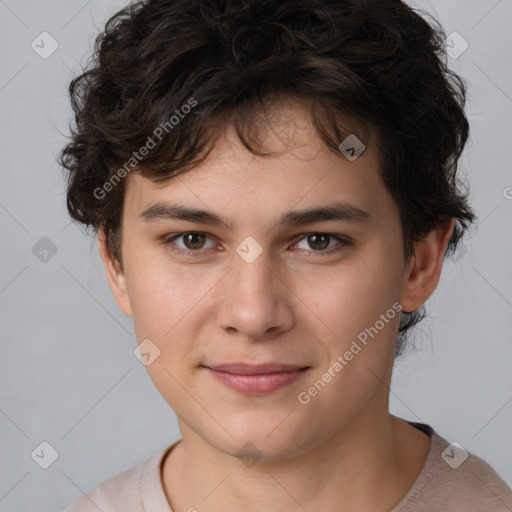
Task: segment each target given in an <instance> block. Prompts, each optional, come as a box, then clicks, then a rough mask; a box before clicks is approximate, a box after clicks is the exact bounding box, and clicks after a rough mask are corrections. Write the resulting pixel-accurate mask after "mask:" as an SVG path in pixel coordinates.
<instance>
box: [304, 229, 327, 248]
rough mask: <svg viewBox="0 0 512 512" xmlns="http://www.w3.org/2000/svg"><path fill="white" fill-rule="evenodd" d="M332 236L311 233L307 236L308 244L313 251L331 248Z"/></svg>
mask: <svg viewBox="0 0 512 512" xmlns="http://www.w3.org/2000/svg"><path fill="white" fill-rule="evenodd" d="M330 238H331V237H330V236H329V235H327V234H325V233H311V234H310V235H308V236H307V241H308V244H309V245H310V247H311V248H312V249H315V250H316V251H321V250H323V249H326V248H327V247H328V246H329V241H330Z"/></svg>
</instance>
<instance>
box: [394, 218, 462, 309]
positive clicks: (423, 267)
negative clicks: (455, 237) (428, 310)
mask: <svg viewBox="0 0 512 512" xmlns="http://www.w3.org/2000/svg"><path fill="white" fill-rule="evenodd" d="M453 228H454V220H453V219H448V220H446V221H443V222H442V223H441V224H439V226H438V227H437V228H435V229H434V230H433V231H431V232H430V233H429V234H428V235H427V236H426V237H425V238H423V239H422V240H420V241H418V242H417V243H416V248H415V251H414V255H413V256H412V258H411V261H410V264H409V265H408V270H407V274H406V281H405V284H404V289H403V293H402V300H401V301H400V303H401V304H402V308H403V311H409V312H410V311H416V310H417V309H418V308H420V307H421V306H422V305H423V304H424V303H425V302H426V301H427V299H428V298H429V297H430V296H431V295H432V293H433V292H434V290H435V289H436V286H437V283H438V282H439V278H440V277H441V270H442V267H443V260H444V254H445V252H446V248H447V246H448V242H449V241H450V237H451V236H452V233H453Z"/></svg>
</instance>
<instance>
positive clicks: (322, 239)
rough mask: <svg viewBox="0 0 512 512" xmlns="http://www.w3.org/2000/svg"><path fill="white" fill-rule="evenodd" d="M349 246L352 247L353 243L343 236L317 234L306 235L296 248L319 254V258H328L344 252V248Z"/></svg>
mask: <svg viewBox="0 0 512 512" xmlns="http://www.w3.org/2000/svg"><path fill="white" fill-rule="evenodd" d="M333 242H334V243H333ZM336 242H337V243H336ZM301 244H302V247H301V246H300V245H301ZM349 245H352V242H351V241H350V240H347V239H345V238H343V237H341V236H338V235H332V234H330V233H318V232H316V233H309V234H306V235H304V236H303V237H302V238H301V239H300V240H299V242H298V243H297V244H296V247H297V248H298V249H302V250H305V251H306V252H309V253H317V254H318V256H323V255H326V256H328V255H330V254H331V255H332V254H333V253H335V252H339V251H341V250H343V248H344V247H346V246H349Z"/></svg>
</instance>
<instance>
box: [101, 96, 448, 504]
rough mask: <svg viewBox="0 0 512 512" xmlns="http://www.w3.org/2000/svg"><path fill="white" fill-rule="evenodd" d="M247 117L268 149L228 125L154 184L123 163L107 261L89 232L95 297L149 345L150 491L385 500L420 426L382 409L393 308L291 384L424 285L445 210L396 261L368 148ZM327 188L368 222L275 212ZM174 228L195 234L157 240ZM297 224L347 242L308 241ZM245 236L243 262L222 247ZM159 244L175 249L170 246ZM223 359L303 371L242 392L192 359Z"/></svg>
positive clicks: (407, 306)
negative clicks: (158, 427)
mask: <svg viewBox="0 0 512 512" xmlns="http://www.w3.org/2000/svg"><path fill="white" fill-rule="evenodd" d="M260 128H261V136H262V140H263V141H264V143H265V145H266V147H268V148H269V149H272V150H276V151H278V152H279V154H277V155H276V156H272V157H270V158H263V157H258V156H255V155H253V154H251V153H249V152H248V151H247V150H246V149H245V148H244V147H243V146H242V145H241V144H240V142H239V141H238V139H237V138H236V136H235V135H234V134H233V132H232V130H231V129H230V128H228V129H226V130H225V133H224V135H223V137H222V138H221V139H220V140H219V142H218V144H217V145H216V147H215V151H214V153H213V154H212V155H211V156H210V157H209V158H208V159H207V160H206V161H205V162H204V163H203V164H201V165H200V166H198V167H196V168H194V169H193V170H191V171H189V172H188V173H186V174H184V175H181V176H180V177H178V178H175V179H172V180H171V181H169V182H167V183H165V184H163V185H162V184H159V185H157V184H154V183H152V182H151V181H150V180H149V179H147V178H143V177H141V176H140V175H138V174H132V175H131V176H129V178H128V181H127V188H126V191H125V199H124V208H123V216H122V254H123V268H121V266H120V265H119V264H118V263H117V262H116V261H114V260H113V259H112V258H111V256H110V255H109V254H108V252H107V250H106V245H105V238H104V234H103V232H102V231H101V230H100V233H99V235H100V237H99V238H100V253H101V256H102V259H103V262H104V265H105V270H106V274H107V278H108V281H109V285H110V287H111V290H112V293H113V295H114V297H115V299H116V301H117V304H118V305H119V307H120V308H121V310H122V311H123V312H124V313H125V314H126V315H128V316H130V317H133V319H134V324H135V330H136V335H137V340H138V341H139V343H140V342H141V341H142V340H144V339H146V338H149V339H150V340H152V342H153V343H154V344H155V345H156V346H158V348H159V350H160V356H159V357H157V358H156V359H155V360H154V362H152V363H151V364H150V365H149V366H147V370H148V372H149V375H150V377H151V379H152V380H153V382H154V384H155V386H156V387H157V389H158V390H159V392H160V393H161V394H162V396H163V398H164V399H165V400H166V401H167V403H168V404H169V405H170V406H171V407H172V409H173V410H174V411H175V413H176V415H177V417H178V422H179V427H180V431H181V434H182V441H181V442H180V443H179V444H178V445H176V447H175V448H174V449H173V450H172V451H171V452H170V453H169V455H168V456H167V458H166V459H165V461H164V464H163V469H162V483H163V487H164V491H165V493H166V496H167V498H168V501H169V503H170V504H171V507H172V509H173V511H174V512H181V511H187V510H190V509H192V507H194V508H195V509H197V510H198V511H203V510H204V511H212V512H216V511H226V510H240V509H243V510H248V511H260V510H266V511H269V512H273V511H279V512H283V511H292V510H293V511H296V510H300V509H301V507H303V508H304V509H306V510H309V511H312V510H323V511H327V512H329V511H333V512H334V511H337V512H339V511H340V510H350V511H356V512H357V511H363V510H364V511H367V510H372V511H377V512H378V511H389V510H391V509H392V508H393V506H395V505H396V504H397V503H398V502H399V501H400V500H401V499H402V498H403V496H404V495H405V494H406V493H407V491H408V490H409V489H410V487H411V486H412V485H413V483H414V481H415V480H416V478H417V477H418V475H419V473H420V472H421V469H422V467H423V465H424V463H425V460H426V458H427V454H428V450H429V449H430V438H429V437H428V436H426V435H425V434H423V433H422V432H420V431H419V430H417V429H415V428H413V427H412V426H410V425H409V424H407V423H406V422H405V421H403V420H401V419H399V418H396V417H394V416H392V415H390V414H389V412H388V399H389V385H390V381H391V374H392V368H393V359H394V343H395V340H396V336H397V332H398V327H399V317H400V315H399V314H397V315H396V316H395V317H394V319H392V320H389V321H388V323H386V324H385V326H384V328H382V329H381V330H380V331H379V332H378V334H377V335H376V336H374V337H373V338H369V341H368V343H367V345H366V346H364V347H363V348H362V350H361V351H360V352H358V353H357V355H355V356H354V357H353V359H352V360H351V361H349V362H348V364H347V365H346V366H344V367H343V370H342V371H340V372H339V373H337V374H336V376H335V377H334V378H332V380H331V381H330V382H329V383H328V384H327V385H326V386H325V387H324V388H323V389H322V390H321V391H320V392H319V393H318V394H317V395H316V396H314V397H312V398H311V400H310V402H309V403H308V404H307V405H303V404H301V403H299V401H298V399H297V395H298V393H299V392H301V391H305V390H306V391H307V390H308V388H310V387H311V385H312V384H313V383H314V382H315V381H317V380H318V379H320V378H321V377H322V375H323V374H324V373H325V372H326V370H327V369H328V368H329V367H331V366H332V365H333V363H334V362H335V361H336V359H337V357H338V356H339V355H343V354H344V353H345V352H346V351H347V350H348V349H349V347H350V345H351V343H352V341H353V340H355V339H356V337H357V336H358V334H359V333H361V332H362V331H364V329H365V328H368V327H370V326H373V325H375V323H376V321H377V320H378V319H379V318H381V317H380V315H382V314H385V313H386V311H388V310H389V309H390V308H392V305H393V304H394V303H396V302H398V303H400V304H401V306H402V308H403V310H404V311H413V310H416V309H417V308H419V307H420V306H421V305H423V304H424V302H425V301H426V300H427V299H428V297H429V296H430V295H431V294H432V293H433V291H434V290H435V288H436V286H437V283H438V280H439V277H440V273H441V268H442V262H443V255H444V252H445V249H446V246H447V243H448V240H449V238H450V235H451V233H452V229H453V222H452V221H450V222H446V223H444V224H442V225H440V226H439V228H438V229H436V230H434V231H432V232H431V233H430V234H429V235H428V236H427V237H426V238H425V239H424V240H422V241H420V242H418V243H417V245H416V249H415V254H414V256H413V258H412V259H411V260H410V261H408V262H405V261H404V260H403V255H402V244H403V241H402V231H401V225H400V220H399V211H398V207H397V205H396V203H395V201H394V200H393V198H392V196H391V195H390V194H389V192H388V191H387V189H386V188H385V186H384V184H383V182H382V180H381V178H380V176H379V174H378V155H377V153H376V149H375V147H374V146H372V145H371V144H370V145H368V147H367V148H366V150H365V151H364V153H363V154H362V155H361V156H359V158H357V159H356V160H355V161H349V160H348V159H347V158H346V157H345V156H344V155H342V154H341V153H340V154H339V155H336V154H334V153H333V152H331V151H329V150H328V149H327V148H326V147H325V146H324V145H323V144H322V142H321V141H320V139H319V138H318V136H317V134H316V132H315V130H314V128H313V127H312V126H311V124H310V122H309V120H308V117H307V115H306V113H305V111H304V110H303V109H302V108H301V106H300V105H299V104H296V103H291V102H287V103H284V104H282V105H281V106H280V107H279V108H276V109H274V110H273V115H272V117H271V118H269V119H268V124H265V123H262V125H261V127H260ZM157 201H164V202H167V203H170V204H175V205H177V204H179V205H185V206H188V207H194V208H199V209H204V210H208V211H210V212H214V213H216V214H218V215H219V216H221V217H223V218H226V219H228V220H232V221H233V222H234V223H235V226H234V227H233V230H232V231H230V230H228V229H227V228H226V227H224V226H220V225H218V226H217V225H216V226H214V225H207V224H204V223H195V222H194V223H191V222H187V221H183V220H170V219H159V220H157V221H153V222H145V221H144V220H142V219H140V214H141V212H142V211H143V210H145V209H146V208H148V207H149V206H151V205H152V204H154V203H155V202H157ZM336 201H344V202H350V203H351V204H353V205H356V206H358V207H359V208H361V209H362V210H365V211H366V212H368V213H369V214H370V218H369V219H368V220H367V221H365V222H360V223H356V222H340V221H323V222H315V223H313V224H307V225H300V226H282V225H280V224H279V223H278V222H277V220H276V219H278V218H279V216H280V215H281V214H283V213H284V212H286V211H288V210H292V209H293V210H297V209H304V208H311V207H316V206H325V205H326V204H330V203H333V202H336ZM190 231H194V232H198V233H204V234H206V235H207V236H206V237H204V238H201V237H200V238H199V239H196V240H192V241H191V242H189V243H188V244H187V239H186V238H184V237H181V238H177V239H174V240H173V242H170V241H168V242H167V244H166V243H165V242H164V238H165V237H166V236H169V235H177V234H180V233H181V234H183V233H185V234H186V233H187V232H190ZM310 233H326V234H327V233H328V234H334V235H338V236H344V237H349V239H350V240H351V241H352V242H353V243H352V244H351V245H343V244H341V243H340V242H338V241H337V240H336V239H330V240H329V239H328V241H327V242H326V243H325V245H324V246H322V245H321V244H322V241H320V242H319V241H315V240H312V241H311V240H310V242H309V243H308V238H307V235H308V234H310ZM246 237H253V238H254V239H255V240H256V241H257V242H258V244H259V245H260V246H261V247H262V248H263V252H262V253H261V254H260V255H259V256H258V257H257V258H256V259H255V261H253V262H252V263H249V262H247V261H246V260H244V259H243V258H242V257H241V256H239V254H237V252H236V249H237V247H238V246H239V245H240V244H241V243H242V242H243V241H244V240H245V239H246ZM173 244H174V245H173ZM327 245H328V247H326V246H327ZM173 246H174V247H176V248H181V249H182V250H184V251H187V250H188V253H189V254H191V256H188V257H187V256H182V255H176V254H173V253H172V252H171V250H170V247H173ZM194 251H195V252H194ZM321 251H323V252H324V253H329V252H330V254H329V255H326V256H322V255H321V254H319V253H320V252H321ZM334 251H336V252H334ZM233 361H245V362H247V363H252V364H256V363H262V362H270V361H271V362H281V363H287V364H298V365H300V366H310V369H309V370H308V371H307V372H305V373H303V374H302V375H301V377H300V378H299V379H298V380H297V381H295V382H294V383H292V384H290V385H288V386H285V387H284V388H281V389H279V390H277V391H274V392H271V393H268V394H265V395H261V396H247V395H245V394H241V393H239V392H237V391H234V390H232V389H230V388H228V387H226V386H225V385H224V384H222V383H220V382H219V381H217V379H215V378H214V377H212V375H211V374H210V372H209V371H208V370H207V369H205V368H203V367H201V365H210V366H211V365H213V364H220V363H226V362H233ZM247 443H251V444H250V446H251V447H252V449H253V450H257V452H256V451H255V456H256V457H257V459H256V463H255V464H253V465H250V466H249V465H247V464H244V460H243V459H241V458H240V456H239V455H240V450H241V449H242V448H243V447H244V446H246V445H247ZM254 447H255V448H254ZM246 449H247V446H246ZM237 454H238V456H237Z"/></svg>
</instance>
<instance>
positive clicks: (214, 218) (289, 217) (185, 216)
mask: <svg viewBox="0 0 512 512" xmlns="http://www.w3.org/2000/svg"><path fill="white" fill-rule="evenodd" d="M370 218H371V215H370V214H369V213H368V212H366V211H364V210H362V209H361V208H359V207H357V206H355V205H352V204H350V203H334V204H330V205H325V206H321V207H316V208H310V209H303V210H290V211H288V212H285V213H283V214H282V215H281V217H280V218H279V220H278V224H281V225H285V226H296V225H302V224H313V223H315V222H326V221H337V222H351V223H363V222H365V221H368V220H369V219H370ZM139 219H141V220H142V221H143V222H147V223H149V222H154V221H158V220H182V221H187V222H194V223H198V224H209V225H217V226H223V227H225V228H226V229H228V230H229V231H233V230H234V227H235V224H236V223H235V222H234V220H228V219H224V218H222V217H220V216H219V215H217V214H215V213H212V212H209V211H206V210H200V209H196V208H188V207H186V206H176V205H171V204H167V203H161V202H158V203H155V204H153V205H151V206H150V207H148V208H146V209H145V210H144V211H143V212H141V214H140V215H139Z"/></svg>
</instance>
